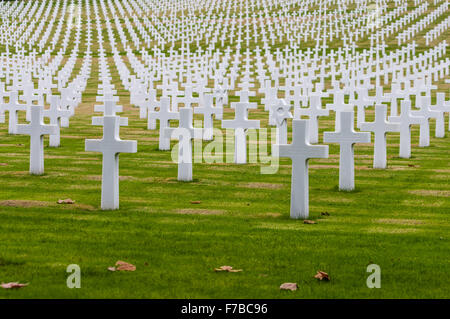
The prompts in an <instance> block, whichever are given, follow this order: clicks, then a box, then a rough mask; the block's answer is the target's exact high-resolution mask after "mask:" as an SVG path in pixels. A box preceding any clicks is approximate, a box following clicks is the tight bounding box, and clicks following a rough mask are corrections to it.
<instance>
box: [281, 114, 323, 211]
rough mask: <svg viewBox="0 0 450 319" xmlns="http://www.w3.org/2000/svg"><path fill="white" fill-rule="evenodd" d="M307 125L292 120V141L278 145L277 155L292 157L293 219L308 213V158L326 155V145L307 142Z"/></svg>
mask: <svg viewBox="0 0 450 319" xmlns="http://www.w3.org/2000/svg"><path fill="white" fill-rule="evenodd" d="M308 125H309V123H308V121H307V120H293V121H292V143H291V144H289V145H286V144H285V145H278V153H279V156H280V157H288V158H290V159H292V180H291V218H294V219H299V218H302V219H305V218H308V215H309V181H308V179H309V177H308V175H309V174H308V161H309V159H310V158H327V157H328V146H326V145H310V144H309V142H308V141H309V138H308Z"/></svg>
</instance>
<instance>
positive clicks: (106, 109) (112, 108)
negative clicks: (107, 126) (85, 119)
mask: <svg viewBox="0 0 450 319" xmlns="http://www.w3.org/2000/svg"><path fill="white" fill-rule="evenodd" d="M94 110H95V112H103V115H104V116H116V112H122V111H123V107H122V106H121V105H116V102H115V101H113V100H105V101H104V102H103V105H95V107H94ZM103 118H104V117H103V116H93V117H92V125H99V126H103V121H104V120H103ZM119 124H120V126H128V118H127V117H119Z"/></svg>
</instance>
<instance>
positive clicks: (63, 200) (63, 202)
mask: <svg viewBox="0 0 450 319" xmlns="http://www.w3.org/2000/svg"><path fill="white" fill-rule="evenodd" d="M57 203H58V204H75V201H74V200H72V199H70V198H67V199H59V200H58V202H57Z"/></svg>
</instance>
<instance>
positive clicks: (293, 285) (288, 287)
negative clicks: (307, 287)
mask: <svg viewBox="0 0 450 319" xmlns="http://www.w3.org/2000/svg"><path fill="white" fill-rule="evenodd" d="M297 288H298V285H297V283H295V282H285V283H284V284H282V285H281V286H280V289H281V290H291V291H295V290H297Z"/></svg>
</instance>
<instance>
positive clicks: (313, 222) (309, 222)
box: [303, 219, 316, 224]
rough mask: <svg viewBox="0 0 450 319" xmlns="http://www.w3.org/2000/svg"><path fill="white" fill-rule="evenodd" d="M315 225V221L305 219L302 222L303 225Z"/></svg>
mask: <svg viewBox="0 0 450 319" xmlns="http://www.w3.org/2000/svg"><path fill="white" fill-rule="evenodd" d="M315 223H316V222H315V221H313V220H309V219H305V220H304V221H303V224H315Z"/></svg>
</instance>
